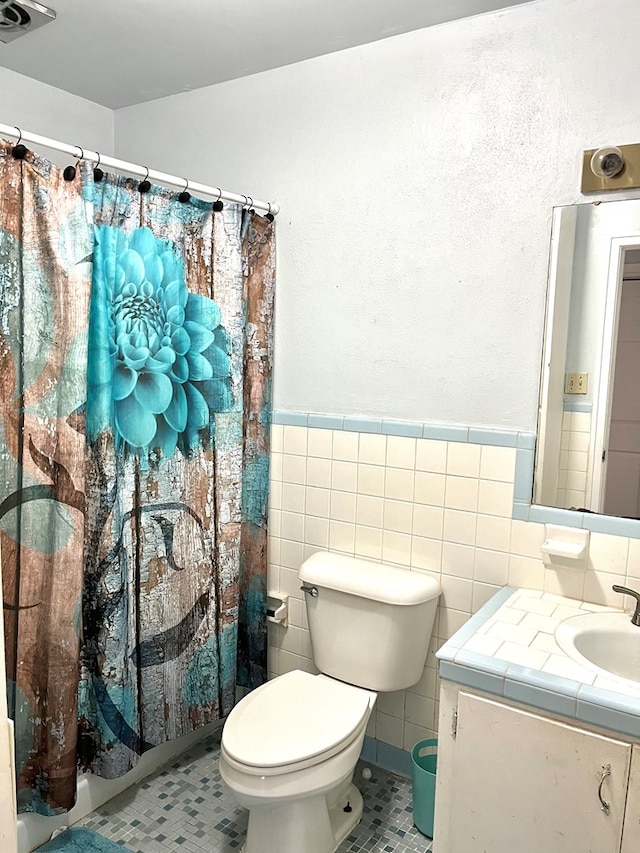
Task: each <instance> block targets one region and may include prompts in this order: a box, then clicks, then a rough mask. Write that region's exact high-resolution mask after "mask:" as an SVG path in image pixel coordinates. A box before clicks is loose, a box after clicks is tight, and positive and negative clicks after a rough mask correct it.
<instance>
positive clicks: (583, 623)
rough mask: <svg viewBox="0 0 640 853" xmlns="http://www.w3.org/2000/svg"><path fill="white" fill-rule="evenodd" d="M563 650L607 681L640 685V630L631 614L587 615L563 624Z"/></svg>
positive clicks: (560, 629)
mask: <svg viewBox="0 0 640 853" xmlns="http://www.w3.org/2000/svg"><path fill="white" fill-rule="evenodd" d="M555 637H556V642H557V643H558V645H559V646H560V648H561V649H562V650H563V651H564V652H565V654H567V655H568V656H569V657H570V658H571V659H572V660H574V661H575V662H576V663H579V664H581V665H582V666H586V667H588V668H589V669H592V670H595V671H596V672H597V673H598V674H599V675H602V676H603V677H605V678H608V679H613V680H616V681H618V680H620V681H626V682H633V684H634V686H635V687H637V686H638V684H639V683H640V627H638V626H636V625H632V624H631V616H630V614H628V613H607V612H602V613H585V614H584V616H573V617H572V618H570V619H566V620H565V621H564V622H561V623H560V624H559V625H558V627H557V628H556V632H555Z"/></svg>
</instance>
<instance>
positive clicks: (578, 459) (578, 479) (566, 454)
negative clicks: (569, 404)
mask: <svg viewBox="0 0 640 853" xmlns="http://www.w3.org/2000/svg"><path fill="white" fill-rule="evenodd" d="M590 433H591V413H590V412H564V413H563V416H562V437H561V444H560V448H561V449H560V463H559V469H558V500H557V504H556V506H559V507H566V508H570V507H575V508H576V509H577V508H579V507H583V506H586V505H587V471H588V469H589V440H590Z"/></svg>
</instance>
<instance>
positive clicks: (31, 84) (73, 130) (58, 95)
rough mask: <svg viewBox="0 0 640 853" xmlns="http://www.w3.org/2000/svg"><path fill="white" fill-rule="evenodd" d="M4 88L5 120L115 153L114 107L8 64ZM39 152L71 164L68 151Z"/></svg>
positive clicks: (0, 84)
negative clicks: (34, 76)
mask: <svg viewBox="0 0 640 853" xmlns="http://www.w3.org/2000/svg"><path fill="white" fill-rule="evenodd" d="M0 92H1V93H2V98H1V100H0V122H1V123H2V124H13V125H17V126H18V127H21V128H23V129H24V130H29V131H31V132H32V133H39V134H41V135H42V136H49V137H51V138H52V139H59V140H60V141H61V142H68V143H69V144H70V145H82V146H83V147H84V148H90V149H92V150H93V151H100V152H101V153H103V154H111V155H113V152H114V114H113V110H110V109H108V108H107V107H102V106H100V105H99V104H94V103H92V102H91V101H87V100H85V99H84V98H78V97H77V96H76V95H70V94H69V93H68V92H63V91H62V90H61V89H56V88H54V87H53V86H48V85H46V84H45V83H39V82H38V81H37V80H32V79H31V77H25V76H24V75H23V74H16V72H15V71H8V70H7V69H6V68H0ZM39 153H41V154H44V155H45V156H47V157H49V159H50V160H53V162H54V163H58V164H59V165H63V166H68V165H69V163H70V162H71V161H70V160H69V158H68V157H66V156H65V155H61V154H55V153H53V152H51V151H49V150H48V149H42V150H40V151H39Z"/></svg>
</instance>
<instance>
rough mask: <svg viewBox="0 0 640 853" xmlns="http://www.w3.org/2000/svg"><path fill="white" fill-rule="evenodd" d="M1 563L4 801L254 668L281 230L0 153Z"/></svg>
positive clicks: (57, 791) (118, 181)
mask: <svg viewBox="0 0 640 853" xmlns="http://www.w3.org/2000/svg"><path fill="white" fill-rule="evenodd" d="M0 188H2V191H3V195H2V201H0V383H1V394H0V398H1V399H0V405H1V406H2V412H1V421H0V474H1V481H0V487H1V489H2V494H0V500H1V503H0V549H1V557H2V565H3V587H4V589H3V599H4V614H5V628H6V636H7V640H6V657H7V671H8V680H9V683H8V688H9V701H10V708H11V709H12V710H13V714H12V716H13V718H14V719H15V721H16V747H17V765H18V768H17V769H18V774H19V775H18V796H19V808H20V810H23V811H29V810H34V811H38V812H40V813H43V814H51V813H57V812H59V811H63V810H66V809H69V808H70V807H71V806H72V805H73V803H74V799H75V777H76V772H77V767H78V766H80V768H82V769H86V770H91V771H94V772H96V773H99V774H100V775H103V776H106V777H114V776H118V775H121V774H123V773H125V772H126V771H127V770H128V769H129V768H130V767H132V766H133V765H134V764H135V763H136V761H137V760H138V758H139V756H140V755H141V754H142V753H143V752H145V751H146V750H147V749H149V748H151V747H152V746H155V745H157V744H159V743H162V742H164V741H166V740H169V739H172V738H175V737H179V736H180V735H182V734H185V733H186V732H188V731H191V730H193V729H194V728H197V727H198V726H201V725H203V724H205V723H207V722H210V721H212V720H215V719H218V718H220V717H221V716H223V715H225V714H226V713H228V711H229V710H230V709H231V707H232V705H233V701H234V695H235V688H236V684H241V685H243V686H246V687H249V688H251V687H255V686H257V685H258V684H260V683H262V682H263V681H264V680H265V677H266V630H265V614H266V502H267V486H268V470H269V465H268V428H269V414H270V399H271V362H272V314H273V289H274V270H275V263H274V233H273V225H272V223H270V222H268V221H267V220H266V219H263V218H262V217H259V216H253V217H251V216H250V215H249V213H248V212H247V211H243V210H242V209H241V208H240V207H239V206H236V205H227V206H226V207H225V208H224V210H223V211H222V212H216V213H214V212H213V210H212V205H211V204H208V203H205V202H199V201H197V200H191V201H190V202H188V203H186V204H183V203H181V202H179V201H178V200H177V196H176V194H175V193H173V192H171V191H169V190H166V189H163V188H160V187H152V188H151V190H150V191H149V192H147V193H141V192H139V190H138V184H137V182H135V181H133V180H130V179H126V178H119V177H112V176H105V178H104V179H103V180H102V181H101V182H95V181H94V179H93V172H92V170H91V169H90V168H89V166H88V165H87V164H82V165H81V168H80V170H79V175H78V177H77V178H76V179H75V180H74V181H71V182H66V181H64V179H63V177H62V175H61V172H60V171H59V170H58V168H57V167H56V166H54V165H52V164H51V163H50V162H48V161H47V160H44V159H43V158H40V157H37V156H35V155H33V154H29V155H28V157H27V159H26V160H25V161H17V160H14V159H13V157H12V156H11V146H10V145H8V144H4V143H3V144H2V145H1V147H0Z"/></svg>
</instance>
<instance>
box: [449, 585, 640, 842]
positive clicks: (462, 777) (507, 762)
mask: <svg viewBox="0 0 640 853" xmlns="http://www.w3.org/2000/svg"><path fill="white" fill-rule="evenodd" d="M616 612H617V611H615V609H614V608H605V607H599V606H597V605H593V604H589V603H585V602H579V601H575V600H573V599H567V598H563V597H561V596H557V595H550V594H546V593H541V592H539V591H531V590H514V589H509V588H507V589H504V590H502V591H501V592H500V593H498V594H497V595H496V596H494V598H493V599H491V601H489V602H488V603H487V605H485V607H484V608H482V610H481V611H479V612H478V613H477V614H476V615H475V616H474V617H472V619H471V620H469V622H468V623H467V624H466V625H464V626H463V628H462V629H461V630H460V631H458V632H457V633H456V634H455V635H454V636H453V637H452V638H451V639H450V640H449V641H447V643H445V645H444V646H443V647H442V648H441V649H440V650H439V652H438V653H437V657H438V659H439V661H440V676H441V679H442V682H441V693H440V716H439V740H438V751H439V755H438V775H437V786H436V811H435V836H434V848H435V849H436V850H437V851H438V853H485V851H486V853H513V851H515V850H517V851H518V853H540V851H543V850H545V851H550V852H551V851H552V852H553V853H637V851H638V850H640V683H638V684H636V683H634V682H632V681H631V680H630V679H629V678H620V677H618V676H617V675H615V674H611V673H604V672H603V670H602V669H599V668H598V667H596V666H592V665H590V664H589V662H588V661H584V660H580V658H579V656H576V655H572V654H570V652H571V649H569V653H567V651H566V650H565V649H563V648H562V647H561V646H560V645H559V644H558V642H557V638H558V629H559V626H560V625H562V624H565V623H567V622H568V620H570V619H571V620H573V622H572V624H576V617H578V616H581V615H582V616H585V617H587V618H588V614H589V613H592V614H595V613H613V614H615V613H616ZM607 618H608V617H607ZM629 618H630V615H629ZM577 624H580V622H579V621H578V622H577ZM587 624H588V623H587ZM636 630H638V632H639V633H638V648H640V628H637V629H636ZM560 635H561V636H562V631H560ZM632 654H636V655H637V650H636V649H630V655H632ZM636 664H637V665H638V666H640V659H639V660H637V661H636Z"/></svg>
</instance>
